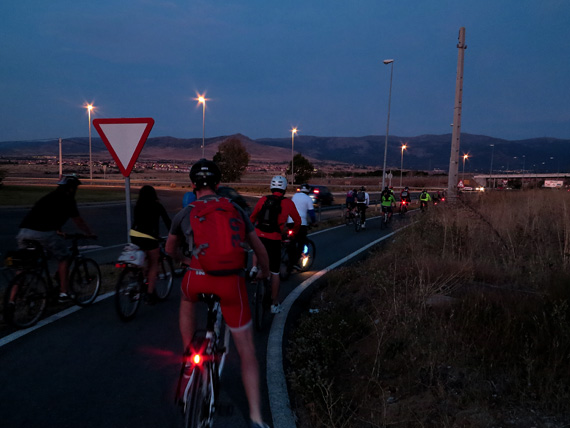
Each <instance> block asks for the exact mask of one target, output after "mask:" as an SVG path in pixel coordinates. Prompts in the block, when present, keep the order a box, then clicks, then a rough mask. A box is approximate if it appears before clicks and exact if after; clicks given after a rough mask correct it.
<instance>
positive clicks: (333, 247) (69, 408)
mask: <svg viewBox="0 0 570 428" xmlns="http://www.w3.org/2000/svg"><path fill="white" fill-rule="evenodd" d="M367 224H368V228H367V230H366V231H363V232H361V233H356V232H354V230H352V229H351V228H346V227H341V228H337V229H334V230H329V231H325V232H322V233H319V234H317V235H314V236H313V237H312V238H313V240H314V241H315V242H316V245H317V251H318V254H317V258H316V261H315V264H314V266H313V269H314V270H313V271H312V272H307V273H305V274H302V275H301V274H298V275H293V276H292V277H291V278H290V279H289V280H288V281H287V282H285V283H283V286H282V290H281V295H282V298H285V296H286V295H287V294H289V293H290V292H291V291H292V290H293V289H294V288H295V287H296V286H297V285H298V284H299V283H300V282H301V281H302V280H304V279H306V278H308V277H309V276H310V275H312V274H313V273H314V272H316V271H318V270H320V269H323V268H325V267H326V266H329V265H331V264H332V263H333V262H335V261H337V260H339V259H341V258H343V257H345V256H346V255H347V254H350V253H352V252H353V251H355V250H357V249H358V248H361V247H362V246H364V245H366V244H367V243H369V242H371V241H373V240H375V239H377V238H378V237H379V236H380V235H381V234H382V233H385V232H384V231H380V229H379V224H378V223H377V222H375V221H370V222H368V223H367ZM396 225H397V222H395V224H394V227H395V226H396ZM178 284H179V280H177V283H176V285H178ZM178 300H179V288H178V287H177V286H176V287H175V289H174V291H173V293H172V295H171V297H170V299H169V300H168V301H166V302H164V303H161V304H158V305H157V306H155V307H148V306H143V307H141V308H140V311H139V313H138V314H137V317H136V318H135V319H134V320H133V321H132V322H130V323H122V322H120V321H119V320H118V318H117V316H116V314H115V310H114V307H113V299H106V300H103V301H101V302H99V303H97V304H95V305H94V306H92V307H89V308H87V309H84V310H80V311H77V312H75V313H73V314H71V315H69V316H67V317H65V318H62V319H59V320H58V321H56V322H53V323H51V324H49V325H47V326H45V327H42V328H40V329H38V330H36V331H34V332H33V333H31V334H28V335H25V336H23V337H21V338H19V339H17V340H15V341H13V342H11V343H8V344H7V345H5V346H3V347H1V348H0V367H2V370H0V385H2V388H0V415H1V416H0V417H1V420H2V426H6V427H14V428H15V427H26V428H27V427H30V426H33V427H56V426H57V427H58V428H64V427H97V428H100V427H125V428H127V427H137V428H139V427H159V426H160V427H176V426H178V424H179V419H180V418H179V415H178V413H177V412H176V409H175V408H174V406H173V403H172V401H173V391H174V388H175V383H176V379H177V375H178V370H179V351H180V350H181V349H180V348H181V343H180V339H179V333H178V326H177V311H178ZM267 337H268V330H266V331H264V332H262V333H260V334H257V335H256V347H257V351H258V355H259V356H260V368H261V372H262V375H263V380H264V382H263V385H264V387H263V397H264V403H265V406H264V416H265V418H266V419H267V420H268V421H270V420H271V414H270V409H269V406H268V391H267V387H266V386H265V385H266V383H265V380H266V377H265V373H266V367H267V365H266V362H265V355H266V351H267ZM220 400H221V403H222V410H226V411H233V413H232V414H226V413H227V412H220V413H219V415H218V417H217V419H216V423H215V426H216V427H232V428H242V427H244V428H245V427H246V417H245V415H244V413H243V412H244V411H245V409H247V402H246V399H245V395H244V391H243V387H242V386H241V379H240V370H239V359H238V357H237V353H236V352H235V349H233V350H232V351H231V353H230V355H229V358H228V362H227V365H226V369H225V371H224V377H223V379H222V394H221V397H220Z"/></svg>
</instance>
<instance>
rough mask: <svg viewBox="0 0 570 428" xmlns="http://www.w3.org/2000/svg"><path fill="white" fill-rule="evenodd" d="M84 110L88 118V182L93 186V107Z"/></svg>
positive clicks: (89, 105) (90, 105)
mask: <svg viewBox="0 0 570 428" xmlns="http://www.w3.org/2000/svg"><path fill="white" fill-rule="evenodd" d="M85 108H86V109H87V115H88V117H89V180H90V181H91V184H93V157H92V153H91V110H93V109H94V108H95V107H94V106H93V104H87V105H86V106H85Z"/></svg>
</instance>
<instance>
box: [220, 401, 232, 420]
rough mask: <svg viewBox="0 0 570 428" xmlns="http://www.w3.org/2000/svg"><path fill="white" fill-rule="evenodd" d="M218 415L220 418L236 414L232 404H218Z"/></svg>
mask: <svg viewBox="0 0 570 428" xmlns="http://www.w3.org/2000/svg"><path fill="white" fill-rule="evenodd" d="M216 414H217V415H219V416H225V417H228V416H232V415H233V414H234V405H233V404H230V403H218V404H216Z"/></svg>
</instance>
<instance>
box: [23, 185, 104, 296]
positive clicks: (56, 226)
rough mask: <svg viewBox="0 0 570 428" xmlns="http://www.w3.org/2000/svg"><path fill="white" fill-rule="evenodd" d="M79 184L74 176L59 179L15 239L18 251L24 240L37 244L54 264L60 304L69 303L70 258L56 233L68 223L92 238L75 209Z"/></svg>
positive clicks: (35, 205)
mask: <svg viewBox="0 0 570 428" xmlns="http://www.w3.org/2000/svg"><path fill="white" fill-rule="evenodd" d="M80 184H81V181H80V180H79V178H77V176H76V175H75V174H70V175H63V176H62V177H61V178H60V180H59V181H58V182H57V185H58V187H57V188H56V189H55V190H53V191H52V192H50V193H48V194H47V195H45V196H44V197H42V198H40V199H39V200H38V201H37V202H36V203H35V204H34V206H33V207H32V209H31V210H30V211H29V212H28V214H27V215H26V216H25V217H24V219H23V220H22V222H21V223H20V231H19V233H18V235H17V236H16V239H17V241H18V248H25V247H26V243H25V242H24V241H26V240H33V241H38V242H39V243H40V244H41V245H42V247H44V249H46V250H49V251H50V252H51V253H52V254H53V256H54V257H55V258H56V259H57V260H58V275H59V299H58V301H59V302H60V303H63V302H67V301H69V300H70V297H69V295H68V294H67V283H68V278H67V275H68V271H69V257H70V255H71V253H70V251H69V248H68V246H67V244H66V243H65V239H64V238H63V236H62V234H61V231H60V229H61V228H62V227H63V225H64V224H65V223H66V222H67V220H68V219H71V220H73V222H74V223H75V225H76V226H77V228H78V229H80V230H81V231H82V232H84V233H85V234H86V235H88V236H90V237H95V235H94V234H93V232H91V229H90V228H89V226H88V225H87V223H86V222H85V220H83V218H82V217H81V216H80V215H79V210H78V209H77V202H76V201H75V194H76V192H77V187H79V185H80Z"/></svg>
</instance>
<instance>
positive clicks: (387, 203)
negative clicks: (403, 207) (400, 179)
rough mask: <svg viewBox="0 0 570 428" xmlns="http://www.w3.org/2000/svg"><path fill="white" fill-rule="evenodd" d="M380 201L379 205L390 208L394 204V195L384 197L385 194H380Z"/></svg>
mask: <svg viewBox="0 0 570 428" xmlns="http://www.w3.org/2000/svg"><path fill="white" fill-rule="evenodd" d="M380 199H381V205H382V206H383V207H391V206H392V204H393V203H394V204H395V203H396V199H395V198H394V195H392V194H391V193H389V194H388V196H386V194H385V193H384V194H382V196H381V197H380Z"/></svg>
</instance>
